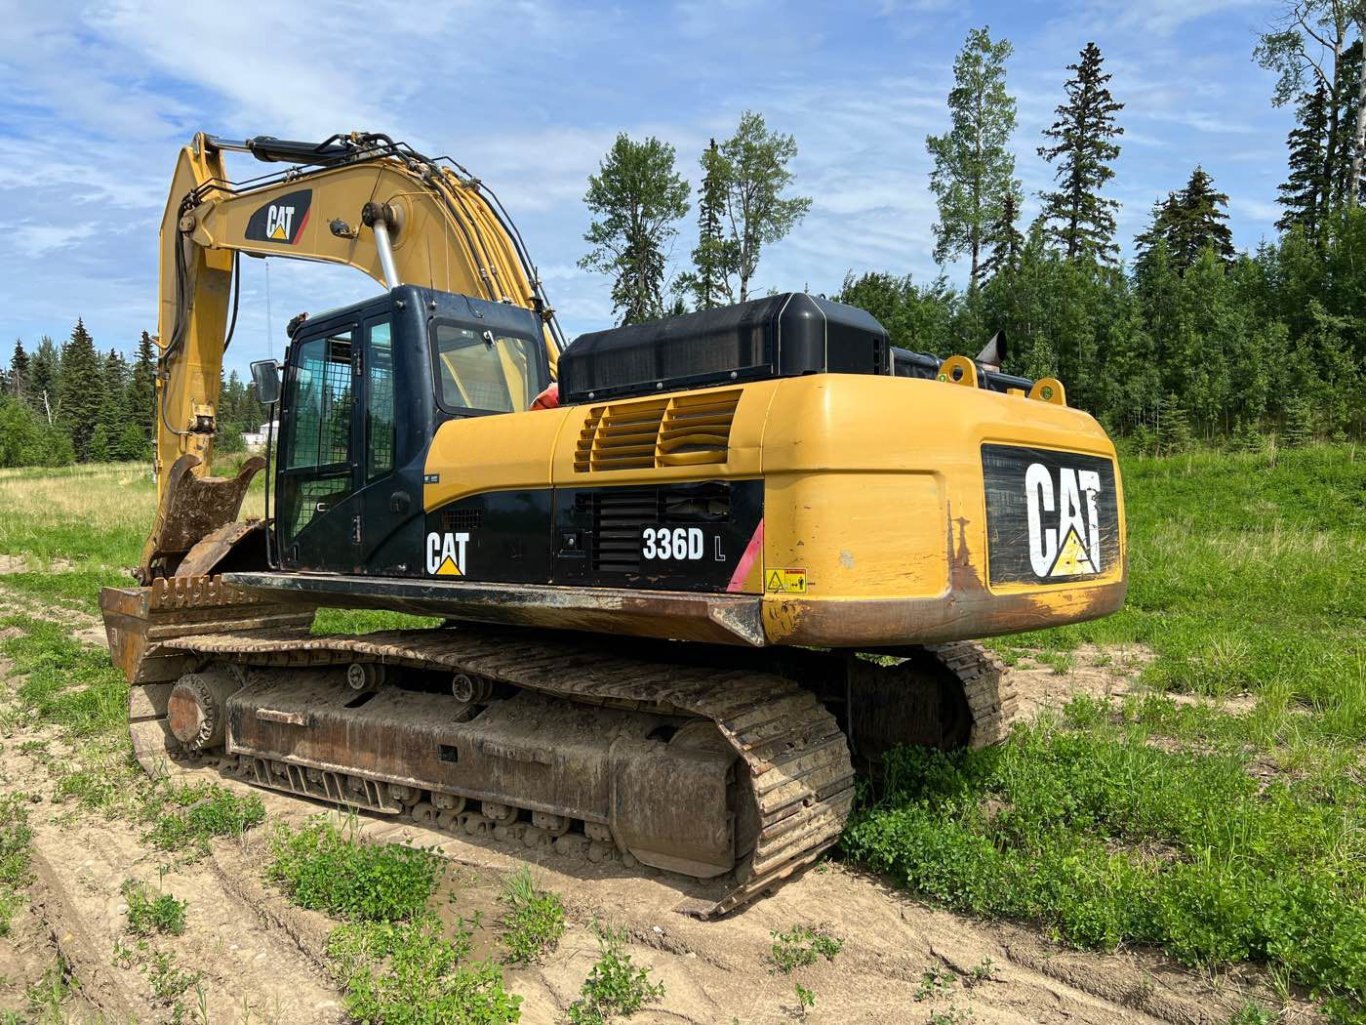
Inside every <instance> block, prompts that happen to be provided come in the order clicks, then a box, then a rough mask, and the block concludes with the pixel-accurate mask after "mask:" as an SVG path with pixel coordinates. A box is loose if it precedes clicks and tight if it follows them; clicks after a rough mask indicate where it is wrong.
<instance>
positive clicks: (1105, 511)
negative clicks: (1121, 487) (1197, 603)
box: [982, 444, 1123, 585]
mask: <svg viewBox="0 0 1366 1025" xmlns="http://www.w3.org/2000/svg"><path fill="white" fill-rule="evenodd" d="M982 477H983V483H984V484H985V485H986V491H987V509H986V512H987V555H988V578H989V580H990V582H991V583H992V584H993V585H995V584H1003V583H1025V584H1039V583H1063V582H1067V581H1084V580H1086V579H1088V578H1095V577H1099V576H1103V575H1105V574H1108V573H1112V572H1115V571H1116V570H1118V569H1120V568H1121V566H1120V563H1121V560H1122V557H1123V556H1122V553H1121V551H1120V543H1119V491H1118V487H1117V480H1116V476H1115V465H1114V462H1113V460H1110V459H1107V458H1104V457H1103V456H1095V455H1091V454H1089V453H1084V452H1063V451H1057V450H1052V449H1040V448H1029V447H1025V446H1021V445H990V444H988V445H983V446H982Z"/></svg>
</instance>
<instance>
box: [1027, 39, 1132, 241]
mask: <svg viewBox="0 0 1366 1025" xmlns="http://www.w3.org/2000/svg"><path fill="white" fill-rule="evenodd" d="M1102 61H1103V58H1102V57H1101V53H1100V47H1098V46H1096V44H1095V43H1087V44H1086V47H1085V49H1083V50H1082V51H1081V62H1080V63H1079V64H1069V65H1067V70H1068V71H1071V72H1073V76H1072V78H1071V79H1069V80H1068V82H1067V85H1066V86H1065V88H1066V90H1067V102H1066V103H1064V104H1061V105H1059V107H1058V108H1057V115H1058V120H1057V121H1055V122H1053V125H1052V126H1051V127H1049V128H1045V129H1044V133H1043V134H1044V135H1045V136H1047V137H1048V138H1049V139H1052V140H1053V143H1052V145H1047V146H1040V147H1039V156H1041V157H1043V158H1044V159H1045V160H1047V161H1048V162H1049V163H1052V162H1054V161H1055V160H1056V161H1058V169H1057V171H1056V172H1055V173H1054V179H1055V180H1056V181H1057V182H1058V186H1059V187H1058V189H1057V191H1055V192H1046V193H1043V195H1042V197H1041V198H1042V199H1043V218H1044V221H1045V223H1046V224H1047V225H1048V235H1049V237H1050V239H1052V240H1053V241H1054V242H1056V243H1057V244H1058V245H1059V246H1061V247H1062V251H1063V252H1064V253H1065V254H1066V255H1067V257H1068V259H1076V258H1077V257H1079V256H1084V257H1088V258H1090V259H1094V260H1099V261H1103V262H1110V261H1113V260H1114V258H1115V254H1116V253H1117V252H1118V250H1119V247H1118V246H1116V245H1115V244H1114V242H1113V237H1114V233H1115V211H1116V210H1117V209H1118V208H1119V202H1118V201H1117V200H1114V199H1109V198H1106V197H1103V196H1101V195H1100V190H1101V189H1102V188H1103V187H1104V186H1105V183H1106V182H1108V181H1109V180H1110V179H1111V178H1113V177H1114V175H1115V172H1114V170H1113V169H1112V168H1111V167H1110V162H1111V161H1113V160H1114V159H1115V158H1116V157H1117V156H1119V145H1118V144H1117V143H1116V142H1115V141H1114V139H1115V138H1116V137H1117V136H1120V135H1123V134H1124V129H1123V128H1121V127H1119V125H1117V124H1115V115H1116V114H1117V113H1118V112H1119V111H1121V110H1123V109H1124V104H1122V103H1118V102H1116V100H1115V99H1114V98H1113V97H1112V96H1111V95H1110V90H1109V88H1108V87H1107V85H1106V83H1107V82H1109V81H1110V75H1109V74H1108V73H1106V72H1104V71H1102V70H1101V64H1102Z"/></svg>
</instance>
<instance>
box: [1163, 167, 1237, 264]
mask: <svg viewBox="0 0 1366 1025" xmlns="http://www.w3.org/2000/svg"><path fill="white" fill-rule="evenodd" d="M1176 198H1177V206H1178V213H1179V216H1178V218H1177V221H1176V225H1175V230H1174V232H1173V235H1172V239H1171V241H1172V253H1173V255H1174V256H1175V257H1176V260H1177V262H1178V263H1179V264H1181V265H1182V266H1184V267H1189V266H1191V265H1192V264H1194V263H1195V261H1196V260H1197V259H1199V257H1200V254H1201V253H1202V252H1203V251H1204V250H1205V249H1206V247H1208V248H1211V249H1213V250H1214V254H1215V255H1216V256H1218V257H1219V258H1220V259H1221V260H1224V261H1229V260H1232V259H1233V233H1232V232H1231V231H1229V227H1228V225H1227V224H1226V223H1225V222H1226V221H1227V220H1228V214H1226V213H1224V212H1223V210H1221V209H1220V207H1226V206H1228V196H1227V194H1225V193H1223V192H1216V191H1215V189H1214V179H1212V178H1211V177H1210V176H1209V174H1208V173H1207V172H1206V171H1205V169H1204V168H1203V167H1201V166H1200V165H1198V164H1197V165H1196V167H1195V170H1194V171H1192V172H1191V176H1190V180H1189V181H1187V182H1186V187H1185V188H1184V189H1182V190H1181V191H1180V192H1178V193H1177V194H1176Z"/></svg>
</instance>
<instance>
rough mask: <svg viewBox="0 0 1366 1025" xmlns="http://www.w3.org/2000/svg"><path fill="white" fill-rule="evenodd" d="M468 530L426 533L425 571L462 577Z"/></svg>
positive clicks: (437, 575)
mask: <svg viewBox="0 0 1366 1025" xmlns="http://www.w3.org/2000/svg"><path fill="white" fill-rule="evenodd" d="M469 541H470V535H469V531H466V530H462V531H458V532H456V533H445V534H438V533H435V532H433V533H431V534H428V535H427V572H428V574H430V575H431V576H434V577H463V576H464V575H465V547H466V546H467V545H468V544H469Z"/></svg>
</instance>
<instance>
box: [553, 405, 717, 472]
mask: <svg viewBox="0 0 1366 1025" xmlns="http://www.w3.org/2000/svg"><path fill="white" fill-rule="evenodd" d="M739 402H740V392H739V391H727V392H716V393H712V394H707V395H675V396H673V397H671V398H668V399H660V400H657V401H654V402H623V403H615V404H612V405H608V406H595V407H594V408H593V409H591V410H589V413H588V417H587V418H586V419H585V421H584V425H583V430H582V431H581V432H580V433H579V441H578V445H577V448H576V449H575V453H574V469H575V470H576V471H578V472H579V473H587V472H590V471H591V472H594V473H598V472H601V471H604V470H642V469H651V468H656V467H661V466H693V465H697V464H703V463H724V462H725V461H726V457H727V455H728V454H729V446H730V428H731V423H732V421H733V420H734V419H735V408H736V406H737V405H738V404H739Z"/></svg>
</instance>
